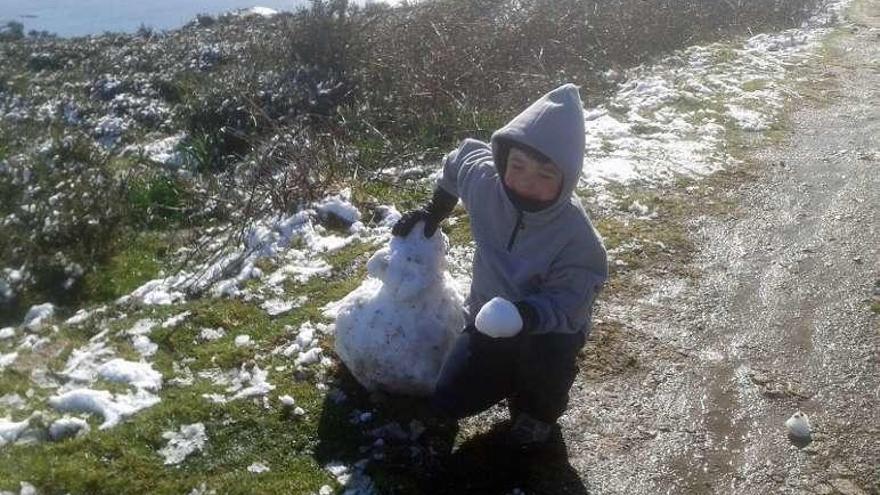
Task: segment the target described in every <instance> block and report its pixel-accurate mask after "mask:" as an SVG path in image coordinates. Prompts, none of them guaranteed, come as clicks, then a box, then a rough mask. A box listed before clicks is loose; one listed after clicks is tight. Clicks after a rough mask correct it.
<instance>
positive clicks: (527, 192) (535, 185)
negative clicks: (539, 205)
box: [504, 148, 562, 201]
mask: <svg viewBox="0 0 880 495" xmlns="http://www.w3.org/2000/svg"><path fill="white" fill-rule="evenodd" d="M504 183H505V184H506V185H507V187H509V188H510V189H511V190H513V192H515V193H516V194H517V195H519V196H521V197H523V198H525V199H529V200H532V201H553V200H554V199H556V197H557V196H559V192H560V191H561V190H562V171H561V170H559V167H557V166H556V165H554V164H553V163H541V162H539V161H537V160H534V159H533V158H531V157H529V156H528V155H526V154H525V153H523V152H522V150H519V149H517V148H511V150H510V153H509V154H508V155H507V169H506V170H505V171H504Z"/></svg>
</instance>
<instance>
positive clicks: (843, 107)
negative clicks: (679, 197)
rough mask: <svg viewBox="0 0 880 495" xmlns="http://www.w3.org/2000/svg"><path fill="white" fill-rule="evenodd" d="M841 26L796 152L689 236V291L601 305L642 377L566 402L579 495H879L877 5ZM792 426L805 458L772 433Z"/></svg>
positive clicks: (685, 284) (775, 152)
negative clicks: (618, 326) (796, 426)
mask: <svg viewBox="0 0 880 495" xmlns="http://www.w3.org/2000/svg"><path fill="white" fill-rule="evenodd" d="M850 22H851V24H850V27H849V29H848V31H847V32H846V34H845V35H844V36H842V37H840V38H839V40H837V41H836V42H835V43H834V46H833V47H832V49H831V50H832V52H831V54H830V57H829V58H828V59H827V60H833V61H834V62H833V63H830V62H827V60H826V62H816V63H814V64H813V67H811V68H810V69H809V71H808V72H809V74H808V77H810V78H811V80H812V81H815V82H816V84H815V85H813V84H811V88H813V89H815V90H816V91H818V95H819V96H820V98H819V100H821V101H820V102H816V101H810V100H800V101H798V102H796V103H795V105H796V108H795V109H794V110H793V113H792V116H791V117H792V124H793V130H794V132H793V135H792V137H791V138H790V140H789V141H788V142H786V143H784V144H782V145H781V146H778V147H776V148H775V149H770V150H766V151H765V152H762V153H761V154H760V155H759V156H757V157H756V160H757V165H758V166H757V167H756V168H755V169H756V174H757V177H756V178H755V180H754V181H749V183H748V184H745V185H742V186H740V187H738V188H736V189H735V190H732V191H729V192H728V194H732V195H733V198H732V199H733V200H734V202H735V204H736V205H737V206H736V207H735V208H733V210H732V211H731V212H730V213H729V214H727V215H724V216H722V217H717V216H713V217H701V218H695V219H693V222H692V225H691V232H693V235H694V236H695V238H696V241H697V245H698V253H697V255H696V258H695V261H694V263H693V266H692V267H690V268H692V269H693V270H694V271H695V272H696V273H697V274H698V275H697V276H696V277H693V278H672V277H658V278H656V279H654V280H651V281H650V284H651V286H652V290H651V291H650V294H649V295H648V296H646V297H644V298H642V299H640V300H638V301H609V302H608V303H606V304H605V305H604V307H603V312H605V313H606V315H612V316H614V318H615V319H618V320H622V321H623V322H624V329H623V330H621V333H620V335H621V339H622V340H621V344H620V349H619V351H620V353H621V355H626V356H629V357H627V359H632V360H634V362H635V363H636V365H635V366H632V369H631V370H630V371H627V372H624V373H621V374H618V375H614V376H611V377H606V378H604V379H590V380H580V381H579V382H578V384H576V388H575V390H574V391H573V394H574V395H573V398H572V404H571V407H570V410H569V413H568V414H567V415H566V417H565V418H564V419H563V431H564V436H565V439H566V442H567V444H568V446H569V455H570V463H571V466H572V467H573V468H574V470H575V471H576V472H577V473H578V474H579V475H580V477H581V480H582V481H583V484H584V487H585V488H586V490H587V491H588V492H589V493H595V494H606V493H627V494H633V493H644V494H654V493H676V494H678V493H719V494H727V493H736V494H767V493H819V494H822V493H843V494H861V493H873V494H880V415H878V412H880V324H878V316H877V315H876V314H874V313H873V312H872V311H871V309H870V304H871V298H872V292H874V291H876V290H878V289H877V288H875V284H876V283H880V252H878V250H880V0H863V1H858V2H857V5H856V7H854V8H853V9H852V13H851V20H850ZM798 409H800V410H802V411H804V412H806V413H807V414H808V415H809V417H810V419H811V422H812V423H813V430H814V436H813V442H812V443H811V444H809V445H808V446H806V447H803V448H799V447H796V446H794V445H793V444H792V443H791V442H790V441H789V440H788V438H787V436H786V434H785V429H784V426H783V423H784V421H785V420H786V419H787V418H788V417H789V416H790V415H791V414H792V413H794V412H795V411H796V410H798Z"/></svg>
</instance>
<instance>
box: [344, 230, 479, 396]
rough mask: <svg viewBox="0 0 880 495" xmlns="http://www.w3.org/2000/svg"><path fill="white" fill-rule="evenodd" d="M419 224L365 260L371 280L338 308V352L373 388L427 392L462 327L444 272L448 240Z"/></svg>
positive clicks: (454, 293)
mask: <svg viewBox="0 0 880 495" xmlns="http://www.w3.org/2000/svg"><path fill="white" fill-rule="evenodd" d="M422 232H423V228H422V226H420V225H417V226H416V227H415V228H413V229H412V230H411V231H410V233H409V235H407V236H406V237H397V236H394V237H392V239H391V241H390V242H389V244H388V246H386V247H384V248H382V249H380V250H379V251H377V252H376V253H375V254H374V255H373V256H372V257H371V258H370V260H369V261H368V262H367V272H368V275H369V276H368V277H367V278H366V279H365V280H364V282H363V283H362V284H361V285H360V286H359V287H358V288H357V289H355V290H354V291H352V292H351V293H350V294H348V295H347V296H345V298H343V299H342V300H341V301H339V303H338V304H337V306H336V308H337V316H336V353H337V355H339V357H340V358H341V359H342V361H343V362H344V363H345V365H346V366H347V367H348V369H349V371H351V374H352V375H353V376H354V377H355V379H357V381H358V382H360V383H361V384H362V385H363V386H364V387H365V388H367V390H370V391H375V390H382V391H386V392H390V393H395V394H404V395H429V394H430V393H431V392H432V391H433V389H434V382H435V381H436V379H437V376H438V375H439V373H440V368H441V366H442V365H443V360H444V359H445V358H446V353H447V352H448V351H449V348H450V347H451V345H452V342H453V341H454V340H455V337H456V336H457V334H458V332H459V331H460V330H461V328H462V327H463V326H464V323H465V318H464V310H463V306H462V298H461V295H460V294H459V293H458V292H457V291H456V290H455V289H454V286H453V284H452V280H451V278H450V276H449V274H448V273H447V272H446V257H445V253H446V247H447V240H446V236H445V235H443V233H442V232H440V231H438V232H437V233H436V234H434V235H433V236H431V237H428V238H426V237H425V236H424V235H423V234H422Z"/></svg>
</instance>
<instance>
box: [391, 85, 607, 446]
mask: <svg viewBox="0 0 880 495" xmlns="http://www.w3.org/2000/svg"><path fill="white" fill-rule="evenodd" d="M583 152H584V118H583V107H582V104H581V99H580V95H579V94H578V88H577V86H574V85H572V84H566V85H564V86H561V87H559V88H557V89H555V90H553V91H551V92H550V93H548V94H546V95H544V96H543V97H541V98H540V99H539V100H538V101H536V102H535V103H533V104H532V105H531V106H529V107H528V108H527V109H526V110H525V111H523V112H522V113H521V114H519V115H518V116H517V117H515V118H514V119H513V120H511V121H510V123H508V124H507V125H506V126H504V127H503V128H501V129H500V130H498V131H496V132H495V133H494V134H493V135H492V139H491V146H490V145H488V144H486V143H484V142H481V141H477V140H473V139H467V140H465V141H464V142H463V143H462V144H461V145H460V146H459V147H458V149H457V150H455V151H452V152H451V153H449V154H448V155H446V157H445V158H444V160H443V175H442V177H441V178H440V180H439V182H438V187H437V188H436V189H435V191H434V196H433V198H432V200H431V202H430V203H429V204H428V205H426V206H425V207H424V208H422V209H421V210H416V211H413V212H409V213H407V214H406V215H404V216H403V217H402V218H401V219H400V221H399V222H398V223H397V224H396V225H395V226H394V229H393V233H394V234H395V235H406V234H408V233H409V232H410V231H411V230H412V228H413V226H414V225H415V224H416V223H417V222H419V221H423V222H424V232H425V235H426V236H431V235H433V234H434V232H435V231H436V229H437V226H438V225H439V224H440V222H442V221H443V219H444V218H446V217H447V216H448V215H449V214H450V213H451V211H452V209H453V208H454V207H455V204H456V203H457V202H458V199H461V200H462V202H463V203H464V207H465V209H467V211H468V214H469V215H470V223H471V232H472V233H473V238H474V241H475V243H476V252H475V254H474V262H473V279H472V282H471V291H470V295H469V296H468V298H467V301H466V302H465V307H466V311H467V314H468V318H467V321H468V326H467V327H466V328H465V329H464V331H463V332H462V333H461V335H459V337H458V338H457V340H456V342H455V344H454V345H453V348H452V349H451V350H450V352H449V355H448V356H447V358H446V361H445V362H444V365H443V368H442V370H441V372H440V377H439V378H438V381H437V384H436V389H435V392H434V395H433V397H432V402H433V404H434V405H435V407H437V408H438V409H439V410H440V411H441V412H442V413H444V414H445V415H448V416H451V417H453V418H456V419H457V418H462V417H466V416H470V415H473V414H476V413H478V412H480V411H483V410H485V409H487V408H489V407H490V406H492V405H493V404H495V403H497V402H499V401H500V400H502V399H504V398H507V399H508V404H509V407H510V411H511V416H512V419H513V426H512V428H511V431H510V436H511V440H513V441H514V442H515V443H516V444H517V445H521V446H528V445H533V444H540V443H543V442H545V441H546V440H548V439H549V438H550V436H551V434H552V433H553V430H554V426H555V423H556V420H557V419H558V418H559V417H560V416H561V415H562V413H563V411H564V410H565V408H566V406H567V403H568V391H569V388H570V387H571V385H572V383H573V382H574V378H575V376H576V374H577V363H576V360H577V353H578V350H579V349H580V348H581V347H582V346H583V345H584V341H585V339H586V336H587V334H588V333H589V331H590V313H591V310H592V305H593V301H594V300H595V298H596V295H597V293H598V292H599V290H600V289H601V287H602V285H603V283H604V282H605V280H606V278H607V276H608V267H607V261H606V254H605V248H604V246H603V245H602V242H601V240H600V239H599V236H598V235H597V233H596V231H595V230H594V228H593V226H592V224H591V223H590V219H589V217H588V216H587V214H586V212H585V211H584V209H583V207H582V206H581V204H580V201H579V200H578V199H577V197H575V196H574V195H573V191H574V189H575V187H576V186H577V183H578V179H579V177H580V171H581V167H582V164H583ZM496 296H497V297H502V298H504V299H506V300H508V301H512V302H513V303H514V305H515V307H516V309H517V310H518V313H519V315H520V318H521V320H522V327H521V330H520V331H519V332H518V333H517V334H516V335H514V336H513V337H507V338H493V337H491V336H488V335H485V334H483V333H480V331H478V330H477V328H476V327H475V326H474V319H475V318H476V315H477V313H478V312H479V310H480V308H481V307H482V306H483V305H484V304H485V303H486V302H488V301H489V300H491V299H492V298H494V297H496Z"/></svg>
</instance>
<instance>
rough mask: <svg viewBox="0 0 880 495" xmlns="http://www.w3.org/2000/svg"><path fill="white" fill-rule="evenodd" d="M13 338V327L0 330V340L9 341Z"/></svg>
mask: <svg viewBox="0 0 880 495" xmlns="http://www.w3.org/2000/svg"><path fill="white" fill-rule="evenodd" d="M12 337H15V328H14V327H6V328H3V329H0V340H6V339H11V338H12Z"/></svg>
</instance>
